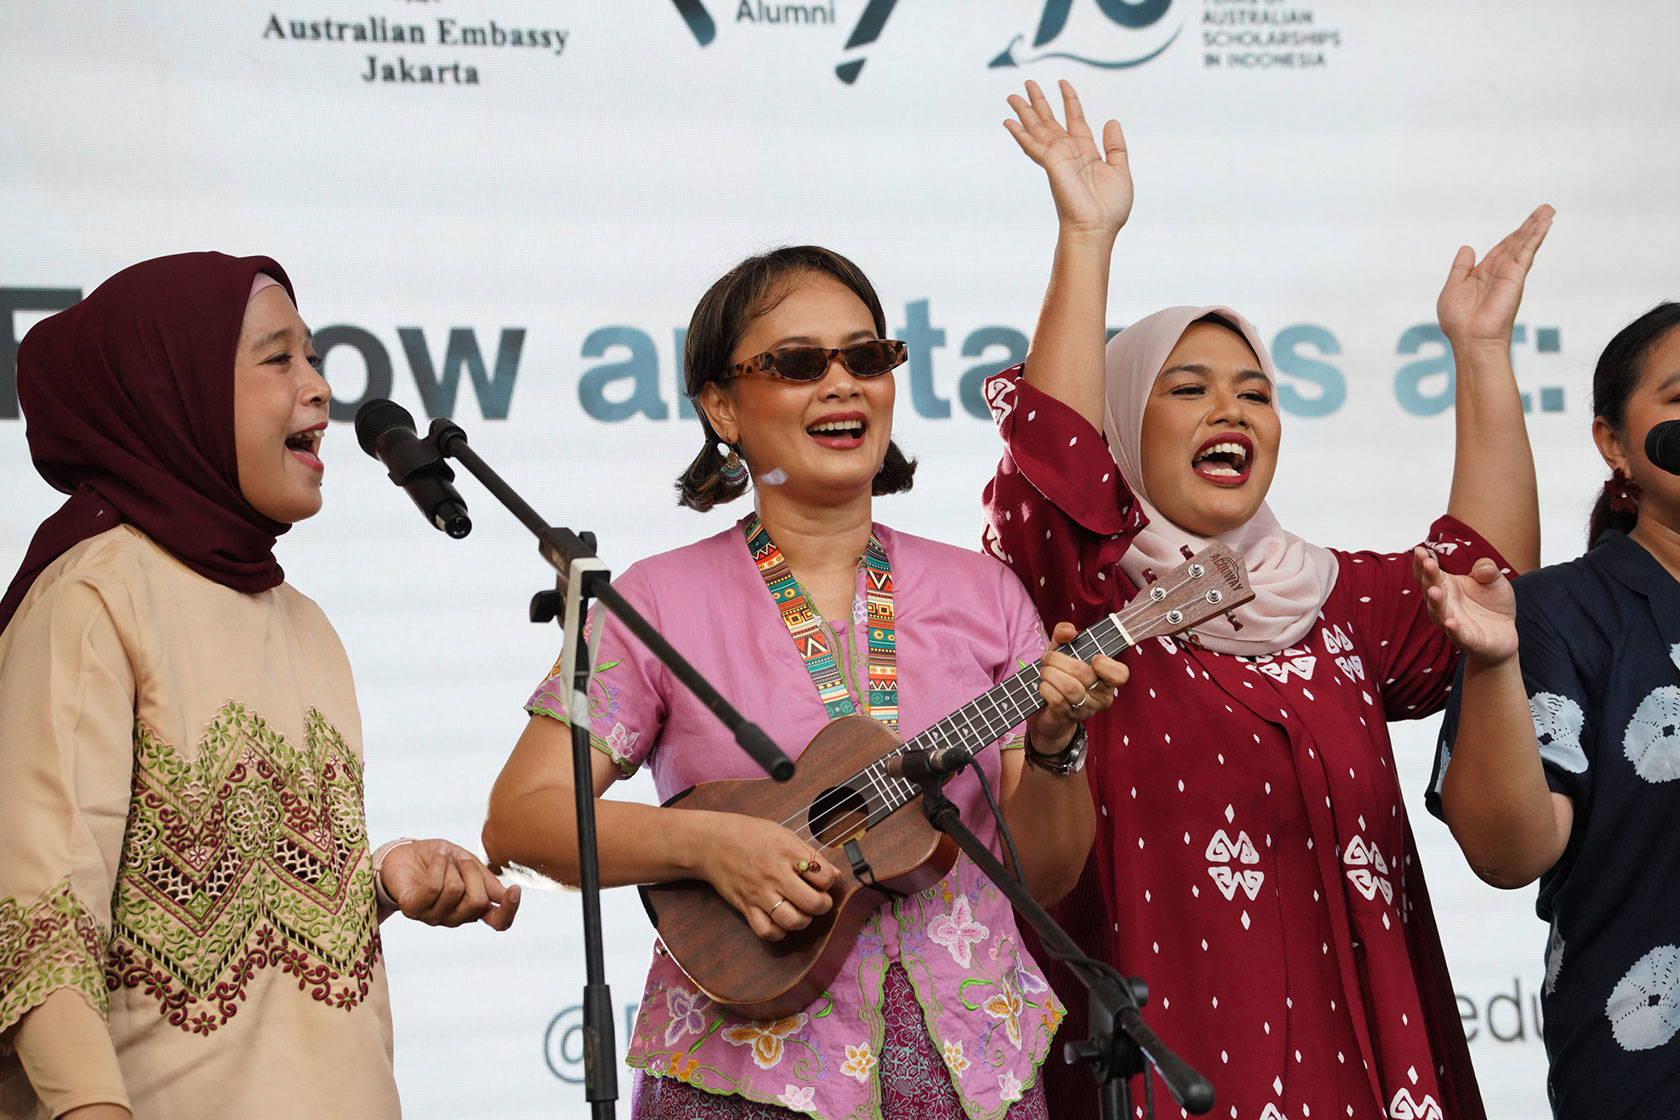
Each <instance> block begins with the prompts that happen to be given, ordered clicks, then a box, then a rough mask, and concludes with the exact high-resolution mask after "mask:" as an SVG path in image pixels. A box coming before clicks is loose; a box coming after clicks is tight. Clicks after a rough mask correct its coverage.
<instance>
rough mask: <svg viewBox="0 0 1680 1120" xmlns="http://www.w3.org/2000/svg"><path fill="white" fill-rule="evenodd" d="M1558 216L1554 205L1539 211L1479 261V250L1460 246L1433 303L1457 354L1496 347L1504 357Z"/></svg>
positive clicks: (1442, 326) (1541, 208)
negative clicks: (1525, 293) (1533, 270)
mask: <svg viewBox="0 0 1680 1120" xmlns="http://www.w3.org/2000/svg"><path fill="white" fill-rule="evenodd" d="M1555 213H1556V211H1554V210H1553V209H1552V208H1551V207H1550V206H1542V207H1540V208H1539V209H1537V210H1535V211H1534V213H1532V214H1530V215H1529V216H1528V220H1527V221H1525V222H1523V224H1522V225H1520V226H1518V227H1517V228H1516V229H1515V230H1513V231H1512V232H1511V233H1510V234H1509V235H1508V236H1507V237H1506V238H1505V240H1503V241H1501V242H1500V243H1499V244H1497V245H1495V246H1494V247H1493V248H1492V249H1490V250H1488V254H1487V256H1485V257H1483V258H1482V259H1481V261H1480V262H1479V263H1478V262H1477V260H1476V253H1475V250H1473V249H1471V248H1470V246H1468V245H1463V246H1460V247H1459V250H1458V255H1457V256H1455V257H1454V258H1453V263H1452V270H1451V271H1450V272H1449V273H1448V274H1447V283H1446V286H1445V287H1443V288H1442V289H1441V295H1440V297H1439V298H1438V299H1437V300H1436V301H1435V316H1436V318H1437V319H1439V320H1440V323H1441V330H1443V331H1444V332H1446V335H1447V339H1448V340H1449V341H1450V342H1452V344H1453V348H1454V349H1455V350H1460V349H1463V348H1465V347H1477V346H1494V347H1500V348H1502V350H1501V352H1502V353H1503V352H1504V350H1508V349H1509V347H1510V345H1511V327H1512V324H1514V323H1515V322H1516V320H1517V307H1518V306H1519V305H1520V304H1521V303H1522V292H1523V281H1524V280H1525V279H1527V278H1528V269H1529V266H1530V265H1532V264H1533V263H1534V254H1535V252H1536V251H1537V250H1539V248H1540V243H1541V242H1542V241H1544V240H1545V239H1546V231H1547V230H1549V229H1551V228H1552V215H1553V214H1555Z"/></svg>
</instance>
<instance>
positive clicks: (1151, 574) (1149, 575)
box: [1143, 568, 1155, 583]
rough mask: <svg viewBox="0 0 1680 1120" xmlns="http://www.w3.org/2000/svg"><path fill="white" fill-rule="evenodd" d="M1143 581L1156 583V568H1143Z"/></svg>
mask: <svg viewBox="0 0 1680 1120" xmlns="http://www.w3.org/2000/svg"><path fill="white" fill-rule="evenodd" d="M1143 582H1145V583H1154V582H1155V569H1154V568H1145V569H1144V570H1143Z"/></svg>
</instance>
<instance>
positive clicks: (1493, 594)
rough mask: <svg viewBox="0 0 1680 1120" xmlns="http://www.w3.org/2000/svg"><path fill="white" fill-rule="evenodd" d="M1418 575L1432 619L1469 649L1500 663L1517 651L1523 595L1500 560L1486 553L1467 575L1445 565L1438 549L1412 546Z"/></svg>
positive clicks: (1473, 654) (1483, 658)
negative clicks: (1503, 571)
mask: <svg viewBox="0 0 1680 1120" xmlns="http://www.w3.org/2000/svg"><path fill="white" fill-rule="evenodd" d="M1412 574H1413V575H1415V576H1416V577H1417V581H1418V583H1419V584H1420V585H1421V586H1422V587H1423V592H1424V596H1425V598H1426V600H1427V602H1428V605H1429V619H1430V621H1431V622H1433V623H1435V625H1436V626H1439V627H1440V628H1441V629H1442V630H1443V631H1445V633H1446V635H1447V637H1449V638H1451V639H1452V640H1453V643H1454V644H1455V645H1457V646H1458V647H1459V648H1460V649H1462V650H1464V652H1465V653H1467V654H1470V655H1471V656H1472V657H1478V658H1481V659H1482V660H1483V661H1486V662H1490V663H1491V662H1500V661H1505V660H1508V659H1509V658H1512V657H1515V656H1516V653H1517V597H1516V594H1515V593H1514V592H1513V591H1512V590H1511V582H1510V581H1509V580H1507V579H1506V578H1505V577H1504V576H1503V575H1502V574H1501V573H1500V571H1499V565H1498V564H1495V563H1494V562H1493V561H1492V560H1490V559H1488V558H1487V557H1485V556H1484V557H1482V558H1481V559H1480V560H1478V561H1476V563H1475V564H1474V565H1473V566H1472V567H1471V569H1470V574H1469V575H1467V576H1455V575H1451V574H1449V573H1447V572H1445V571H1442V570H1441V565H1440V564H1439V563H1438V562H1437V561H1436V559H1435V554H1434V553H1433V552H1431V551H1429V550H1428V549H1427V548H1424V547H1423V546H1422V545H1419V546H1418V547H1417V548H1415V549H1413V550H1412Z"/></svg>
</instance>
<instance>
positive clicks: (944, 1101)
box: [630, 964, 1050, 1120]
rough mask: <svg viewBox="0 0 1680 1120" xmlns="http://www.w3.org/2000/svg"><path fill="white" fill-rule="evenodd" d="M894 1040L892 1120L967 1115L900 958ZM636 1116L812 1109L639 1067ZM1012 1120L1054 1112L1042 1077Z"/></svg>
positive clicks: (787, 1118) (881, 1073)
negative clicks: (713, 1089)
mask: <svg viewBox="0 0 1680 1120" xmlns="http://www.w3.org/2000/svg"><path fill="white" fill-rule="evenodd" d="M881 1014H882V1017H883V1019H884V1020H885V1022H886V1028H887V1034H886V1041H885V1043H884V1045H883V1046H882V1047H881V1065H880V1068H879V1070H878V1072H877V1074H876V1076H878V1077H879V1078H880V1080H881V1115H882V1117H884V1118H886V1120H966V1116H967V1114H966V1113H964V1112H963V1107H962V1102H961V1101H960V1100H958V1098H957V1092H956V1090H955V1089H953V1088H951V1077H950V1074H948V1073H947V1072H946V1070H945V1060H944V1059H943V1058H942V1057H941V1056H940V1055H939V1054H938V1053H937V1052H936V1051H935V1050H934V1048H933V1043H932V1042H931V1041H930V1040H929V1039H928V1033H927V1026H926V1025H925V1024H924V1023H923V1021H922V1008H921V1005H920V1004H918V1003H917V1002H916V994H915V992H914V991H913V990H912V989H911V987H910V978H909V977H908V976H906V975H905V974H904V969H903V968H902V967H900V966H899V965H896V964H895V965H892V966H890V967H889V968H888V969H887V976H886V982H885V984H884V985H883V986H882V992H881ZM630 1115H631V1117H632V1120H800V1118H801V1117H805V1116H806V1115H807V1114H806V1113H803V1112H794V1111H792V1110H791V1109H786V1108H783V1107H782V1106H781V1105H778V1104H763V1103H761V1102H759V1101H750V1100H748V1099H747V1098H745V1097H737V1096H721V1095H719V1094H717V1093H708V1092H706V1091H705V1090H704V1089H696V1088H695V1087H694V1086H692V1085H690V1084H688V1083H687V1082H685V1081H679V1080H677V1079H676V1078H674V1077H652V1076H649V1075H648V1074H645V1073H641V1072H639V1071H638V1072H637V1074H636V1088H635V1095H634V1097H633V1098H632V1100H631V1104H630ZM1004 1116H1005V1120H1049V1117H1050V1113H1049V1112H1048V1110H1047V1109H1046V1108H1045V1105H1044V1086H1043V1082H1042V1080H1035V1081H1034V1082H1033V1085H1032V1088H1030V1089H1028V1090H1026V1091H1025V1093H1023V1094H1022V1096H1021V1099H1020V1100H1018V1101H1016V1102H1015V1103H1014V1104H1013V1105H1011V1106H1010V1107H1009V1111H1008V1112H1007V1113H1005V1114H1004Z"/></svg>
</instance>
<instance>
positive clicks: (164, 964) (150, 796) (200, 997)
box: [105, 701, 380, 1034]
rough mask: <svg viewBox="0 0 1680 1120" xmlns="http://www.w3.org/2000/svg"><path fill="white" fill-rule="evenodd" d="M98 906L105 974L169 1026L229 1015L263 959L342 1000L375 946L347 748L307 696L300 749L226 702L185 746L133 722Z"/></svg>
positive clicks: (358, 990)
mask: <svg viewBox="0 0 1680 1120" xmlns="http://www.w3.org/2000/svg"><path fill="white" fill-rule="evenodd" d="M111 911H112V922H113V930H112V934H113V936H112V944H111V948H110V951H109V956H108V958H107V961H106V971H105V980H106V983H107V985H108V986H109V987H110V989H111V990H112V991H115V990H117V989H118V988H122V987H127V988H140V989H141V990H142V991H143V992H144V993H145V994H146V995H148V996H150V997H152V998H154V999H156V1000H157V1001H158V1003H159V1005H160V1007H161V1009H162V1011H163V1013H164V1015H165V1017H166V1018H167V1020H168V1021H169V1022H170V1023H171V1024H173V1025H175V1026H178V1027H180V1028H181V1029H183V1030H187V1031H191V1032H194V1033H197V1034H208V1033H210V1032H211V1031H214V1030H216V1029H217V1028H218V1027H220V1026H221V1025H222V1024H223V1023H225V1022H227V1020H228V1019H230V1018H232V1017H233V1015H234V1014H235V1013H236V1012H237V1011H238V1010H239V1004H240V1003H241V1002H243V1001H244V999H245V997H246V992H247V989H248V987H249V985H250V983H251V981H252V980H253V978H254V977H255V976H256V974H257V973H258V971H260V970H262V969H267V968H273V969H280V970H281V971H282V972H283V973H285V974H286V975H287V976H291V977H295V978H296V981H297V985H298V989H299V990H300V991H305V992H308V993H309V994H310V995H311V996H312V997H313V998H315V999H317V1000H320V1001H321V1002H323V1003H328V1004H331V1005H332V1006H334V1007H340V1008H343V1009H344V1010H346V1011H348V1010H350V1009H351V1008H353V1007H355V1006H356V1005H357V1004H359V1003H360V1002H361V1001H362V999H363V998H365V997H366V996H367V994H368V991H369V989H370V988H371V986H372V977H373V970H374V966H375V964H376V963H377V962H378V960H379V954H380V945H379V933H378V922H377V918H376V915H375V907H374V894H373V869H372V865H371V863H370V861H369V853H368V843H367V823H366V819H365V817H364V816H363V809H362V768H361V762H360V761H359V760H358V759H357V758H356V756H355V755H354V753H352V752H351V751H350V749H349V748H348V747H346V746H345V744H344V740H343V739H342V738H341V737H340V736H339V734H338V732H337V731H336V730H335V729H334V728H333V727H332V725H331V724H329V723H328V722H327V721H326V719H324V718H323V717H322V716H321V714H320V713H319V712H316V711H314V710H311V711H310V712H309V715H308V718H307V720H306V723H305V741H304V745H303V748H302V749H301V750H300V749H298V748H297V747H294V746H293V745H291V744H289V743H287V742H286V740H285V738H284V736H282V735H280V734H278V733H277V732H275V731H273V730H272V729H270V728H269V727H268V725H267V724H266V723H265V722H264V721H263V720H262V718H261V717H260V716H258V715H256V714H255V713H254V712H251V711H249V710H247V709H246V708H245V707H244V706H243V705H241V704H239V703H238V702H236V701H229V702H228V703H227V704H226V705H224V706H223V708H222V710H221V711H220V712H218V713H217V715H216V718H215V720H213V721H212V722H211V724H210V726H209V728H208V729H207V730H206V731H205V733H204V736H203V738H202V739H201V740H200V742H199V751H198V755H197V757H196V758H194V759H190V760H189V759H187V758H184V757H182V755H181V754H180V753H179V752H177V751H176V749H175V748H174V747H172V746H170V745H169V744H167V743H165V742H163V741H162V740H161V739H159V738H158V737H157V735H156V734H154V733H153V732H152V730H151V729H150V728H148V727H146V726H144V725H143V724H136V726H135V731H134V795H133V798H132V800H131V801H130V804H129V816H128V828H127V832H126V834H125V835H124V838H123V855H122V867H121V870H120V871H119V873H118V876H117V885H116V892H115V894H114V896H113V897H112V901H111Z"/></svg>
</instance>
